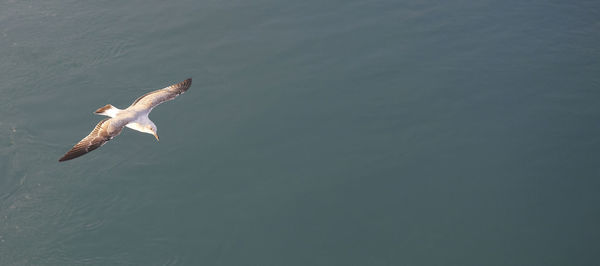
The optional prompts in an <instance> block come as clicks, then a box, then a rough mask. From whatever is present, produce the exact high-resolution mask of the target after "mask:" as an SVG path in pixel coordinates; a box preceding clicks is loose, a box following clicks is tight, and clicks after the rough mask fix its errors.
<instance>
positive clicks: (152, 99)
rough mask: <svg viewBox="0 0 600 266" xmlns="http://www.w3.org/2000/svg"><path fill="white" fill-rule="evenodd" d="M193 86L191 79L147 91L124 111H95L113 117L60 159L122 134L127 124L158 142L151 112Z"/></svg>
mask: <svg viewBox="0 0 600 266" xmlns="http://www.w3.org/2000/svg"><path fill="white" fill-rule="evenodd" d="M190 85H192V79H191V78H189V79H186V80H184V81H182V82H180V83H177V84H173V85H171V86H169V87H166V88H164V89H160V90H155V91H152V92H149V93H146V94H144V95H142V96H140V97H139V98H137V99H136V100H135V101H134V102H133V103H132V104H131V105H130V106H129V107H127V108H126V109H124V110H121V109H119V108H116V107H114V106H112V105H110V104H107V105H105V106H104V107H102V108H99V109H98V110H96V111H95V112H94V113H95V114H98V115H105V116H109V117H110V118H106V119H104V120H102V121H100V123H98V124H97V125H96V127H95V128H94V130H92V132H91V133H90V134H89V135H87V137H85V138H83V139H82V140H81V141H79V143H77V144H75V146H73V148H71V150H69V151H68V152H67V153H65V155H63V157H61V158H60V159H58V161H59V162H63V161H67V160H71V159H75V158H77V157H79V156H82V155H84V154H86V153H88V152H91V151H93V150H95V149H97V148H98V147H100V146H102V145H104V144H105V143H106V142H107V141H109V140H111V139H113V138H114V137H116V136H118V135H119V134H120V133H121V130H123V127H128V128H131V129H133V130H137V131H140V132H142V133H148V134H151V135H154V137H155V138H156V140H157V141H158V140H159V138H158V134H157V133H156V125H155V124H154V122H152V121H151V120H150V119H149V118H148V114H150V112H151V111H152V108H154V107H156V106H157V105H159V104H161V103H163V102H166V101H170V100H173V99H175V97H177V96H179V94H182V93H184V92H186V91H187V90H188V89H189V88H190Z"/></svg>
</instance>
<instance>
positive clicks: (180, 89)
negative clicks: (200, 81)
mask: <svg viewBox="0 0 600 266" xmlns="http://www.w3.org/2000/svg"><path fill="white" fill-rule="evenodd" d="M190 85H192V79H186V80H184V81H182V82H179V83H177V84H173V85H171V86H169V87H166V88H164V89H160V90H155V91H151V92H149V93H146V94H144V95H142V96H140V97H139V98H137V99H136V100H135V101H134V102H133V103H132V104H131V105H132V106H134V105H140V104H141V105H143V106H145V107H146V108H150V109H152V108H154V107H156V106H157V105H159V104H161V103H163V102H166V101H169V100H173V99H175V97H177V96H178V95H179V94H182V93H184V92H185V91H187V90H188V89H189V88H190Z"/></svg>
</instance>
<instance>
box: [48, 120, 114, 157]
mask: <svg viewBox="0 0 600 266" xmlns="http://www.w3.org/2000/svg"><path fill="white" fill-rule="evenodd" d="M111 119H112V118H106V119H104V120H102V121H100V123H98V124H97V125H96V127H95V128H94V130H92V132H91V133H90V134H89V135H87V137H85V138H83V139H82V140H81V141H80V142H79V143H77V144H75V146H73V148H71V150H70V151H68V152H67V153H65V155H63V157H61V158H60V159H58V161H59V162H63V161H67V160H71V159H75V158H77V157H79V156H81V155H84V154H86V153H88V152H90V151H93V150H95V149H97V148H98V147H100V146H102V145H104V143H106V142H107V141H109V140H111V139H112V138H114V137H115V136H116V135H118V134H119V133H121V129H123V127H120V128H117V130H114V129H112V130H113V132H110V130H109V129H110V120H111ZM111 133H112V134H111Z"/></svg>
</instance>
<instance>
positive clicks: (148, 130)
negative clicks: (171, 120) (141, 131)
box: [145, 123, 160, 141]
mask: <svg viewBox="0 0 600 266" xmlns="http://www.w3.org/2000/svg"><path fill="white" fill-rule="evenodd" d="M145 132H146V133H148V134H152V135H154V137H155V138H156V140H157V141H160V139H159V138H158V134H157V133H156V125H154V123H152V124H150V125H148V126H146V130H145Z"/></svg>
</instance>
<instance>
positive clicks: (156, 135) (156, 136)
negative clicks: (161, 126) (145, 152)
mask: <svg viewBox="0 0 600 266" xmlns="http://www.w3.org/2000/svg"><path fill="white" fill-rule="evenodd" d="M154 137H155V138H156V140H157V141H160V139H158V134H156V133H154Z"/></svg>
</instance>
